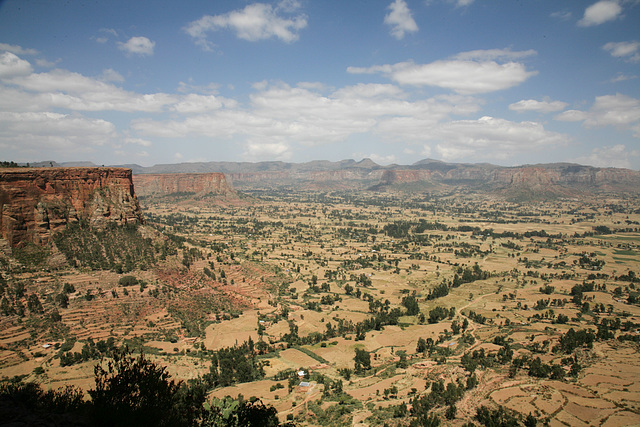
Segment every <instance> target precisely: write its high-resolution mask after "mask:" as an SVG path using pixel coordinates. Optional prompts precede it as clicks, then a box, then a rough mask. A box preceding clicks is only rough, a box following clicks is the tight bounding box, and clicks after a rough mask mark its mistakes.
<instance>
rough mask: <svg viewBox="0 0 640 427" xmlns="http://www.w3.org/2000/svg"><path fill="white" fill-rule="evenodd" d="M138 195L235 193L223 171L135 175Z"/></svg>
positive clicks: (197, 195) (134, 180) (134, 179)
mask: <svg viewBox="0 0 640 427" xmlns="http://www.w3.org/2000/svg"><path fill="white" fill-rule="evenodd" d="M133 183H134V185H135V188H136V193H137V194H138V196H141V197H142V196H145V197H158V196H167V195H170V194H176V193H193V194H194V195H195V196H196V197H201V196H206V195H209V194H211V195H235V191H234V190H233V188H231V186H230V185H229V184H228V183H227V179H226V178H225V176H224V174H222V173H167V174H144V175H134V176H133Z"/></svg>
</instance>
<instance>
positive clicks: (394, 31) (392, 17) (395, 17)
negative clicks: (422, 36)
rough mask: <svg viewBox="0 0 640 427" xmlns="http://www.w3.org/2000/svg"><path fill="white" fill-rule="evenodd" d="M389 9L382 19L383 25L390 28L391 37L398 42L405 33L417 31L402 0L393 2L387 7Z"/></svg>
mask: <svg viewBox="0 0 640 427" xmlns="http://www.w3.org/2000/svg"><path fill="white" fill-rule="evenodd" d="M388 9H391V12H389V13H388V14H387V15H386V16H385V17H384V23H385V24H387V25H389V26H391V35H392V36H393V37H395V38H396V39H398V40H401V39H403V38H404V35H405V33H414V32H416V31H418V25H417V24H416V21H414V20H413V17H412V16H411V10H409V6H407V3H406V2H405V1H404V0H395V1H394V2H393V3H391V4H390V5H389V7H388Z"/></svg>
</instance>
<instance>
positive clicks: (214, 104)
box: [171, 93, 223, 114]
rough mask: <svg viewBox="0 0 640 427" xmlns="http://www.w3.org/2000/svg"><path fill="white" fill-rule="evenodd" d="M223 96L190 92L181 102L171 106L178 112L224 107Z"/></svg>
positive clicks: (193, 111) (203, 110) (197, 111)
mask: <svg viewBox="0 0 640 427" xmlns="http://www.w3.org/2000/svg"><path fill="white" fill-rule="evenodd" d="M222 100H223V98H220V97H216V96H213V95H197V94H193V93H192V94H189V95H186V96H184V97H183V98H182V99H181V100H180V101H179V102H177V103H176V104H175V105H173V106H172V107H171V109H172V110H173V111H176V112H178V113H183V114H188V113H203V112H206V111H213V110H218V109H220V108H222V105H223V101H222Z"/></svg>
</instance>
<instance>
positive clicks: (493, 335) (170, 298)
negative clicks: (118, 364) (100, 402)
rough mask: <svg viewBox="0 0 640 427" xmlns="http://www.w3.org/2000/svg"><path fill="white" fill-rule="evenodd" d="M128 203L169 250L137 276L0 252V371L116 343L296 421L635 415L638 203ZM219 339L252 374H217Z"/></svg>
mask: <svg viewBox="0 0 640 427" xmlns="http://www.w3.org/2000/svg"><path fill="white" fill-rule="evenodd" d="M143 210H144V212H145V216H146V218H147V225H146V226H145V227H150V228H154V229H157V230H158V231H160V232H162V233H163V236H164V239H165V240H166V242H168V243H167V247H170V248H172V250H169V251H168V252H167V253H166V254H163V255H162V256H160V255H158V259H157V260H156V261H157V262H156V264H155V265H154V266H153V267H146V269H145V270H141V269H134V270H133V271H129V272H126V273H123V272H116V271H92V270H90V269H87V268H81V267H78V268H66V269H65V268H63V269H53V268H47V267H46V266H40V267H38V268H29V266H28V265H24V263H23V264H20V263H18V261H16V260H15V259H13V258H8V257H5V258H3V260H2V261H3V264H2V265H3V271H2V276H3V279H4V280H3V284H2V286H3V292H4V297H3V298H4V300H6V301H7V302H6V303H4V302H3V306H2V310H3V312H2V316H1V317H0V375H2V376H3V377H5V379H7V380H9V379H14V380H22V381H37V382H39V383H41V384H43V385H44V386H45V387H60V386H63V385H67V384H71V385H77V386H79V387H82V388H83V389H85V390H87V389H89V388H91V387H92V386H93V366H94V365H95V364H96V363H97V362H98V361H99V360H100V358H101V357H108V355H109V351H110V350H109V349H110V348H113V346H116V347H117V346H122V345H128V346H129V348H131V349H136V350H140V349H141V350H142V351H144V352H145V353H146V354H148V355H150V357H152V358H153V360H155V361H157V362H158V363H160V364H162V365H163V366H167V367H168V370H169V372H170V373H171V374H172V376H173V377H174V378H177V379H180V380H185V381H187V380H193V379H197V378H202V379H204V380H206V381H208V383H207V384H208V385H209V386H210V388H211V392H210V396H211V397H219V398H220V397H224V396H226V395H230V396H234V397H235V396H237V395H238V394H241V395H243V396H245V397H249V396H257V397H260V398H261V399H262V400H263V401H264V402H265V403H267V404H270V405H273V406H274V407H275V408H276V409H277V410H278V412H279V416H280V418H281V419H282V420H287V419H288V420H293V421H294V422H296V423H297V424H300V425H362V426H364V425H397V426H401V425H409V424H410V423H411V422H422V421H420V420H423V419H424V418H421V417H424V416H425V415H426V414H427V413H429V414H432V415H435V416H437V417H438V419H439V420H440V422H441V423H442V424H444V425H452V426H463V425H465V424H466V423H469V422H473V423H480V424H482V423H483V420H485V422H486V419H487V418H482V417H480V416H479V415H478V414H479V412H481V411H480V410H479V408H482V407H484V408H485V409H486V408H488V409H489V414H490V415H491V414H493V415H495V416H497V415H496V414H497V413H498V412H497V411H498V410H499V408H502V409H504V410H505V411H506V412H505V414H506V415H504V414H503V416H505V417H511V418H512V419H514V420H518V421H519V422H520V423H522V424H525V423H527V422H528V423H531V422H532V421H531V420H532V419H533V420H537V421H538V422H539V423H540V425H542V424H548V425H551V426H563V425H570V426H580V425H585V426H587V425H597V426H620V425H640V357H639V355H640V352H639V347H638V346H639V343H640V332H639V331H640V268H638V267H639V266H640V223H639V222H640V200H637V199H630V198H616V197H614V196H611V197H610V198H605V197H601V198H598V199H592V200H580V201H578V200H560V201H555V202H536V203H528V204H525V203H515V202H506V201H504V200H499V199H493V198H489V197H480V196H474V197H461V196H460V195H457V194H450V195H440V196H438V197H436V196H425V195H420V196H415V197H409V196H406V195H402V197H401V196H400V195H397V196H396V195H393V194H385V193H382V194H373V193H355V192H344V193H306V192H302V191H299V192H296V191H291V192H287V193H270V192H262V193H260V194H257V195H256V197H252V198H246V199H243V201H242V202H239V203H236V204H226V205H216V204H215V203H206V202H203V201H199V202H198V203H193V204H184V203H173V202H170V201H167V200H165V201H162V202H160V201H153V200H147V201H145V203H144V205H143ZM156 247H157V248H159V247H160V246H159V244H156ZM158 253H159V252H158ZM126 276H132V277H133V279H128V280H129V281H127V280H123V277H126ZM67 284H68V285H70V286H67ZM65 288H66V289H67V291H68V292H67V291H65V290H64V289H65ZM61 294H65V295H67V296H68V302H67V303H66V304H61V303H60V299H59V295H61ZM30 295H36V298H37V299H38V300H39V301H40V304H41V308H38V307H37V306H34V302H33V299H32V300H31V302H30V301H29V299H30V298H32V297H30ZM54 310H55V313H58V314H59V318H57V317H56V316H55V313H54ZM108 340H110V341H108ZM245 343H246V348H248V349H249V350H246V348H245V347H243V345H245ZM230 349H235V350H237V351H239V352H244V353H242V354H243V355H244V356H243V357H244V358H245V359H246V360H250V362H251V369H249V368H247V369H248V370H247V372H249V371H250V373H247V372H245V371H242V372H241V369H240V367H239V366H235V367H234V370H235V369H237V370H238V371H237V372H235V371H234V372H235V373H234V374H233V375H231V376H230V377H225V375H226V373H225V372H224V369H223V365H222V360H223V359H224V358H226V357H231V356H229V354H231V353H230V352H231V350H230ZM241 349H244V350H241ZM235 350H234V351H235ZM74 353H75V354H78V356H73V354H74ZM69 354H71V356H69ZM85 356H86V357H85ZM73 357H75V358H76V359H73ZM218 362H219V363H220V369H219V370H218V368H217V366H218V365H217V363H218ZM214 364H215V366H214V367H212V366H213V365H214ZM214 371H215V375H213V376H212V372H214ZM301 384H302V385H301ZM492 411H493V412H492ZM527 416H529V418H527ZM527 425H528V424H527Z"/></svg>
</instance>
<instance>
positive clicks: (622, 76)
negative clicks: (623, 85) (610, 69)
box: [609, 73, 638, 83]
mask: <svg viewBox="0 0 640 427" xmlns="http://www.w3.org/2000/svg"><path fill="white" fill-rule="evenodd" d="M637 78H638V76H635V75H633V76H628V75H626V74H622V73H618V75H617V76H615V77H614V78H612V79H611V80H609V81H610V82H611V83H618V82H625V81H627V80H633V79H637Z"/></svg>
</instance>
